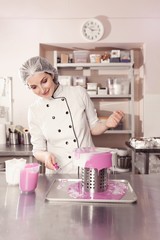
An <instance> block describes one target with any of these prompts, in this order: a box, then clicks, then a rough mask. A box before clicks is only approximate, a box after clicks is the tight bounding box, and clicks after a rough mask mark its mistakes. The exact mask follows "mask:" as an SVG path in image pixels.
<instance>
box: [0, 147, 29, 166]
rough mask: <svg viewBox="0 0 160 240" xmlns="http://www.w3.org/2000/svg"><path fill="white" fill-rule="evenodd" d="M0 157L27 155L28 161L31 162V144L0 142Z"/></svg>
mask: <svg viewBox="0 0 160 240" xmlns="http://www.w3.org/2000/svg"><path fill="white" fill-rule="evenodd" d="M0 157H12V158H14V157H28V159H29V162H32V161H33V153H32V145H31V144H30V145H22V144H21V145H20V144H19V145H18V144H17V145H9V144H4V145H3V144H0ZM2 161H3V160H2Z"/></svg>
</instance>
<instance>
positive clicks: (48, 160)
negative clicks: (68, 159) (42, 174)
mask: <svg viewBox="0 0 160 240" xmlns="http://www.w3.org/2000/svg"><path fill="white" fill-rule="evenodd" d="M55 163H56V158H55V156H54V155H53V154H52V153H50V152H46V153H45V155H44V164H45V167H47V168H49V169H52V170H56V169H55V167H54V166H55Z"/></svg>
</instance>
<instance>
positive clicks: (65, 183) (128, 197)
mask: <svg viewBox="0 0 160 240" xmlns="http://www.w3.org/2000/svg"><path fill="white" fill-rule="evenodd" d="M110 183H112V184H116V185H117V184H118V185H123V187H125V193H124V194H123V196H121V198H120V199H115V198H112V199H110V198H108V196H105V192H103V193H98V195H97V193H96V194H94V193H87V195H86V196H85V194H83V190H82V188H81V179H55V180H54V181H53V183H52V184H51V186H50V188H49V191H48V192H47V194H46V198H45V200H46V201H48V202H103V203H104V202H105V203H134V202H136V201H137V196H136V194H135V192H134V190H133V189H132V187H131V185H130V183H129V182H128V181H127V180H118V179H116V180H115V179H114V180H110ZM110 183H109V184H110ZM75 185H77V186H78V189H79V190H80V192H81V193H82V197H81V196H80V197H79V193H78V197H77V194H76V195H75V194H74V195H73V194H70V193H69V189H72V187H71V186H75ZM71 192H73V191H71Z"/></svg>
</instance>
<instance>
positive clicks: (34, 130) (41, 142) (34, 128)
mask: <svg viewBox="0 0 160 240" xmlns="http://www.w3.org/2000/svg"><path fill="white" fill-rule="evenodd" d="M28 125H29V132H30V134H31V143H32V145H33V153H34V152H37V151H46V150H47V147H46V139H45V137H44V135H43V133H42V131H41V125H40V123H39V122H38V116H37V114H36V112H35V111H34V110H33V109H32V108H31V107H30V108H29V110H28Z"/></svg>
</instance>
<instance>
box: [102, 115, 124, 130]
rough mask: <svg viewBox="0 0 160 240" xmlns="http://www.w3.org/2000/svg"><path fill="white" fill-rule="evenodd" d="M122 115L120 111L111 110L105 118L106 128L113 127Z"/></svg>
mask: <svg viewBox="0 0 160 240" xmlns="http://www.w3.org/2000/svg"><path fill="white" fill-rule="evenodd" d="M123 117H124V113H123V112H122V111H115V112H113V113H112V114H111V115H110V116H109V118H108V119H107V120H106V126H107V128H115V127H117V125H118V124H119V122H120V121H121V120H122V118H123Z"/></svg>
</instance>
